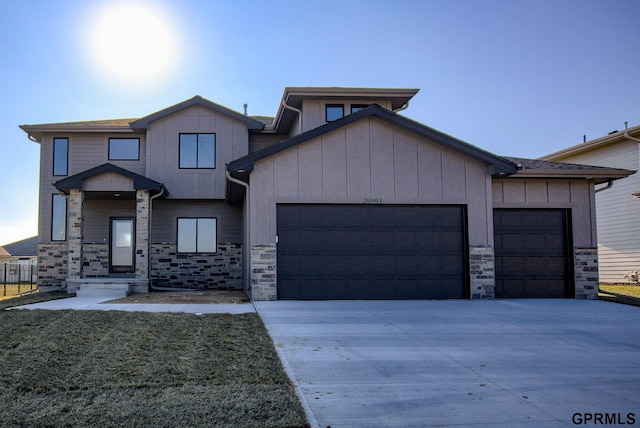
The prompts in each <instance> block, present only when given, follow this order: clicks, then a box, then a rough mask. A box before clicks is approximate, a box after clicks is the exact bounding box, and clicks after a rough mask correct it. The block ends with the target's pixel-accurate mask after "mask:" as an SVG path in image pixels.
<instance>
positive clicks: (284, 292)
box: [277, 204, 573, 300]
mask: <svg viewBox="0 0 640 428" xmlns="http://www.w3.org/2000/svg"><path fill="white" fill-rule="evenodd" d="M277 229H278V247H277V248H278V250H277V257H278V260H277V265H278V272H277V274H278V299H317V300H323V299H326V300H330V299H444V298H468V296H469V295H468V293H469V291H468V290H469V283H468V277H469V275H468V268H467V267H468V265H469V263H468V260H467V253H468V244H467V226H466V210H465V207H463V206H460V205H314V204H299V205H289V204H283V205H278V206H277ZM569 230H570V227H569V216H568V212H567V211H566V210H553V209H550V210H547V209H545V210H535V209H533V210H532V209H521V210H518V209H516V210H514V209H505V210H495V211H494V233H495V235H494V236H495V247H494V248H495V277H496V288H495V293H496V297H569V296H571V294H572V292H573V287H572V281H571V280H570V279H571V278H572V276H573V275H572V273H571V271H570V263H569V260H570V258H569V255H568V250H569V248H571V247H570V241H569V236H570V235H569Z"/></svg>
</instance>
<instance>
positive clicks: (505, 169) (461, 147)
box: [227, 105, 518, 175]
mask: <svg viewBox="0 0 640 428" xmlns="http://www.w3.org/2000/svg"><path fill="white" fill-rule="evenodd" d="M365 117H375V118H377V119H380V120H383V121H386V122H388V123H390V124H391V125H393V126H399V127H402V128H404V129H406V130H408V131H410V132H413V133H415V134H417V135H419V136H421V137H423V138H426V139H429V140H432V141H434V142H437V143H439V144H443V145H445V146H446V147H448V148H449V149H451V150H454V151H457V152H459V153H461V154H464V155H466V156H468V157H470V158H473V159H476V160H478V161H480V162H483V163H485V164H487V165H490V166H492V167H493V172H494V173H495V174H505V175H509V174H515V173H516V171H517V170H518V167H517V165H516V164H515V163H513V162H511V161H509V160H507V159H504V158H501V157H500V156H497V155H494V154H492V153H490V152H487V151H485V150H482V149H480V148H478V147H476V146H473V145H471V144H469V143H466V142H464V141H462V140H458V139H456V138H454V137H451V136H449V135H447V134H444V133H442V132H440V131H437V130H435V129H433V128H430V127H428V126H426V125H423V124H421V123H419V122H416V121H413V120H411V119H408V118H406V117H404V116H401V115H398V114H397V113H393V112H391V111H389V110H385V109H384V108H382V107H380V106H378V105H371V106H369V107H367V108H365V109H363V110H360V111H358V112H356V113H353V114H350V115H347V116H345V117H343V118H342V119H338V120H336V121H333V122H329V123H327V124H324V125H322V126H319V127H318V128H314V129H311V130H309V131H306V132H304V133H302V134H299V135H296V136H295V137H292V138H289V139H287V140H284V141H282V142H280V143H278V144H275V145H273V146H269V147H267V148H265V149H262V150H259V151H257V152H254V153H251V154H249V155H247V156H244V157H242V158H239V159H236V160H234V161H233V162H231V163H229V164H228V165H227V169H229V170H230V171H240V170H243V171H253V166H254V163H255V162H257V161H259V160H261V159H263V158H266V157H269V156H271V155H273V154H276V153H278V152H281V151H283V150H286V149H288V148H290V147H293V146H296V145H297V144H300V143H304V142H306V141H309V140H311V139H313V138H316V137H318V136H321V135H324V134H326V133H329V132H332V131H334V130H336V129H339V128H342V127H344V126H347V125H350V124H352V123H354V122H356V121H358V120H360V119H363V118H365Z"/></svg>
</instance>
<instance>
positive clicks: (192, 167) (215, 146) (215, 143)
mask: <svg viewBox="0 0 640 428" xmlns="http://www.w3.org/2000/svg"><path fill="white" fill-rule="evenodd" d="M183 135H195V136H196V166H181V164H182V159H181V157H182V136H183ZM200 135H213V166H202V167H201V166H198V139H199V137H200ZM217 146H218V137H217V135H216V133H215V132H181V133H179V134H178V169H216V163H217V161H218V156H217V153H216V149H217Z"/></svg>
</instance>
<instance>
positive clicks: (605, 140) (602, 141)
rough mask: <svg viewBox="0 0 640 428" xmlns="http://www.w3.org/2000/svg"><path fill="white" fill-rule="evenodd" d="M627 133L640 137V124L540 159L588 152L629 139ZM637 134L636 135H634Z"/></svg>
mask: <svg viewBox="0 0 640 428" xmlns="http://www.w3.org/2000/svg"><path fill="white" fill-rule="evenodd" d="M625 134H627V135H630V136H632V137H636V138H640V126H632V127H631V128H628V129H624V130H622V131H616V132H614V133H611V134H609V135H605V136H604V137H600V138H596V139H595V140H591V141H587V142H585V143H581V144H576V145H575V146H571V147H567V148H566V149H562V150H558V151H557V152H554V153H550V154H548V155H544V156H540V157H539V158H538V159H541V160H547V161H555V160H561V159H566V158H568V157H570V156H573V155H577V154H580V153H584V152H588V151H590V150H594V149H597V148H601V147H605V146H608V145H609V144H614V143H617V142H622V141H629V140H628V139H627V138H626V137H625ZM634 134H635V135H634Z"/></svg>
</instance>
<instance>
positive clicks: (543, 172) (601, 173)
mask: <svg viewBox="0 0 640 428" xmlns="http://www.w3.org/2000/svg"><path fill="white" fill-rule="evenodd" d="M635 173H636V171H631V170H626V169H604V170H603V169H596V170H589V169H587V170H584V169H583V170H562V169H524V170H519V171H518V172H517V173H516V174H513V175H511V176H509V177H501V178H507V179H508V178H561V179H580V180H593V181H594V182H595V183H596V184H598V183H605V182H607V181H611V180H619V179H621V178H626V177H628V176H630V175H632V174H635Z"/></svg>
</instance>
